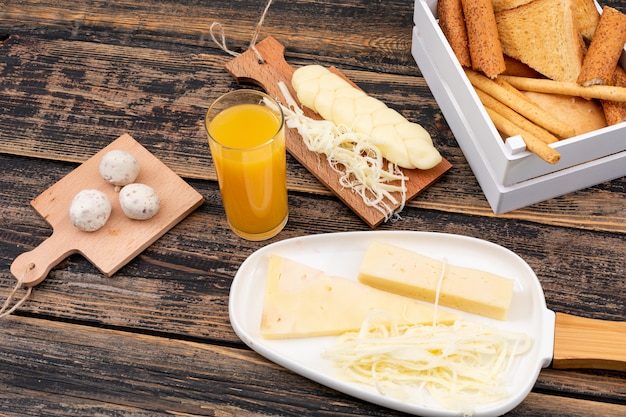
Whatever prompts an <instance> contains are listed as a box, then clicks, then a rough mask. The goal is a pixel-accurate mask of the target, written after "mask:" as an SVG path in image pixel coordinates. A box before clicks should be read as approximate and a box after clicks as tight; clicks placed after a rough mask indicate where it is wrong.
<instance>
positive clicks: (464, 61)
mask: <svg viewBox="0 0 626 417" xmlns="http://www.w3.org/2000/svg"><path fill="white" fill-rule="evenodd" d="M437 16H438V17H439V26H441V31H442V32H443V34H444V35H445V37H446V39H447V40H448V43H449V44H450V46H451V47H452V51H453V52H454V55H455V56H456V58H457V59H458V60H459V62H460V63H461V65H462V66H464V67H471V66H472V58H471V57H470V51H469V42H468V40H467V29H466V28H465V18H464V17H463V5H462V4H461V0H439V1H438V2H437Z"/></svg>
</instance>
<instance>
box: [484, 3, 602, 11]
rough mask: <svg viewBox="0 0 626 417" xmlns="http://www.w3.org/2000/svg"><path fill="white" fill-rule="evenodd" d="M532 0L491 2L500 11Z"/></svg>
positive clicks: (494, 9) (494, 8)
mask: <svg viewBox="0 0 626 417" xmlns="http://www.w3.org/2000/svg"><path fill="white" fill-rule="evenodd" d="M531 1H533V0H491V4H493V11H494V12H496V13H498V12H501V11H503V10H510V9H515V8H516V7H519V6H523V5H525V4H527V3H530V2H531ZM591 1H593V0H591Z"/></svg>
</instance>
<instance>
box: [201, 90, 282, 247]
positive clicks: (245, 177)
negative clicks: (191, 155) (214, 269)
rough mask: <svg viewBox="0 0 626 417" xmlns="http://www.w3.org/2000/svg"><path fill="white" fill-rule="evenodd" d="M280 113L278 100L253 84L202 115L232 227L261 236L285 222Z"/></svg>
mask: <svg viewBox="0 0 626 417" xmlns="http://www.w3.org/2000/svg"><path fill="white" fill-rule="evenodd" d="M283 125H284V116H283V112H282V109H281V107H280V105H279V104H278V103H277V102H276V100H274V99H272V98H271V97H270V96H268V95H267V94H265V93H262V92H260V91H257V90H252V89H241V90H235V91H231V92H229V93H226V94H224V95H223V96H221V97H219V98H218V99H217V100H216V101H215V102H214V103H213V104H212V105H211V107H210V108H209V110H208V111H207V114H206V119H205V126H206V130H207V133H208V136H209V147H210V149H211V156H212V157H213V162H214V164H215V169H216V171H217V179H218V182H219V187H220V192H221V194H222V201H223V203H224V210H225V211H226V218H227V220H228V223H229V225H230V228H231V229H232V230H233V231H234V232H235V233H236V234H237V235H239V236H241V237H242V238H244V239H248V240H265V239H269V238H271V237H273V236H275V235H276V234H278V233H279V232H280V231H281V230H282V229H283V227H285V224H286V223H287V217H288V209H287V176H286V159H285V158H286V155H285V129H284V127H283Z"/></svg>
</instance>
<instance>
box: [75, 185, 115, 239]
mask: <svg viewBox="0 0 626 417" xmlns="http://www.w3.org/2000/svg"><path fill="white" fill-rule="evenodd" d="M110 216H111V202H110V201H109V197H107V195H106V194H105V193H103V192H102V191H100V190H82V191H80V192H79V193H78V194H76V195H75V196H74V198H73V199H72V202H71V203H70V220H71V221H72V224H73V225H74V226H76V227H77V228H79V229H80V230H82V231H85V232H95V231H96V230H98V229H100V228H101V227H102V226H104V224H105V223H106V222H107V220H109V217H110Z"/></svg>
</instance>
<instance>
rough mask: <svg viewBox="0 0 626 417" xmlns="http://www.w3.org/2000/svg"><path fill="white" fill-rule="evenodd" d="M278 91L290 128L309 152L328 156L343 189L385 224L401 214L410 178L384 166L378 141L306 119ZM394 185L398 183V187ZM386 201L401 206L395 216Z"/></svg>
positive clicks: (282, 86) (286, 94)
mask: <svg viewBox="0 0 626 417" xmlns="http://www.w3.org/2000/svg"><path fill="white" fill-rule="evenodd" d="M279 87H280V89H281V92H282V93H283V96H284V97H285V100H286V101H287V105H286V106H284V105H283V106H282V107H283V113H284V114H285V121H286V123H287V126H288V127H289V128H291V129H296V130H297V131H298V133H299V134H300V136H302V139H303V140H304V142H305V144H306V146H307V148H308V149H309V150H310V151H312V152H315V153H317V154H324V155H326V159H327V160H328V163H329V164H330V166H331V168H332V169H333V170H334V171H336V172H338V173H340V174H341V177H340V180H339V182H340V184H341V186H342V187H345V188H348V189H352V190H353V191H354V192H356V193H357V194H358V195H359V196H360V197H361V198H362V199H363V202H364V203H365V204H366V205H367V206H369V207H374V208H376V209H377V210H379V211H380V212H381V213H383V214H384V215H385V220H388V219H389V218H391V217H392V216H393V215H394V214H395V215H397V213H399V212H400V211H402V209H403V208H404V205H405V203H406V185H405V181H406V180H407V177H405V176H404V175H403V174H402V171H401V170H400V168H398V167H397V166H396V165H395V164H392V163H389V164H388V165H387V167H385V166H384V160H383V157H382V152H381V151H380V149H379V148H378V147H377V146H376V142H377V140H376V139H373V138H371V137H369V136H366V135H363V134H360V133H356V132H354V131H353V130H351V129H350V128H349V127H348V126H343V125H336V124H335V123H333V122H331V121H328V120H315V119H312V118H310V117H307V116H305V115H304V112H303V111H302V109H301V108H299V107H298V105H297V103H296V102H295V100H294V99H293V97H292V96H291V94H290V93H289V91H288V89H287V87H286V85H285V84H284V83H283V82H279ZM392 182H399V185H393V184H391V183H392ZM396 192H397V193H400V199H401V200H400V201H399V202H398V200H397V199H396V198H395V197H394V195H393V194H392V193H396ZM385 199H387V200H388V201H390V202H391V203H392V204H394V205H395V204H398V203H399V207H398V209H397V210H395V212H394V210H393V208H392V207H391V206H390V205H389V204H388V203H387V201H386V200H385Z"/></svg>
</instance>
